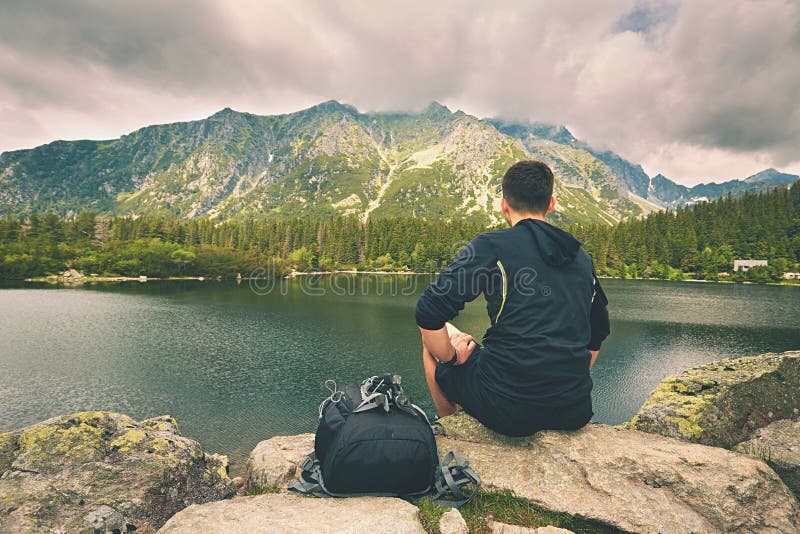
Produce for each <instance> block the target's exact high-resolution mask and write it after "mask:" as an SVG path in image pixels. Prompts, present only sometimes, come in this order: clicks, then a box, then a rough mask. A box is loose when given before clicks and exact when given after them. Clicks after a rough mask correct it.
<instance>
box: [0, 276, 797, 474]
mask: <svg viewBox="0 0 800 534" xmlns="http://www.w3.org/2000/svg"><path fill="white" fill-rule="evenodd" d="M428 280H429V278H427V277H424V276H419V277H417V276H408V277H377V276H345V275H343V276H337V277H321V278H318V279H316V281H315V280H312V279H308V278H305V279H301V280H295V281H291V282H285V283H284V284H283V285H281V286H278V287H273V288H271V289H270V288H260V289H258V290H257V291H253V290H252V289H251V288H250V287H249V286H248V284H247V283H246V282H245V283H242V284H241V285H237V284H235V283H232V282H231V283H217V282H150V283H146V284H139V283H130V284H116V285H114V284H109V285H97V286H91V287H88V286H87V287H83V288H77V289H63V288H49V287H42V286H37V287H31V286H30V285H28V286H26V287H25V288H14V287H8V286H6V287H4V288H1V289H0V381H1V382H0V430H9V429H14V428H18V427H21V426H25V425H29V424H31V423H34V422H37V421H41V420H43V419H46V418H48V417H52V416H55V415H59V414H64V413H69V412H72V411H78V410H114V411H119V412H123V413H127V414H129V415H131V416H133V417H134V418H136V419H141V418H146V417H152V416H156V415H161V414H165V413H168V414H172V415H174V416H175V417H176V418H177V419H178V422H179V423H180V425H181V429H182V431H183V433H184V434H186V435H189V436H192V437H194V438H196V439H198V440H199V441H200V442H201V444H202V445H203V446H204V448H205V449H206V450H209V451H212V452H214V451H219V452H224V453H226V454H229V455H230V456H231V459H232V460H233V461H234V469H237V468H241V461H242V459H243V458H245V457H246V456H247V454H249V452H250V450H252V448H253V446H254V445H255V444H256V443H257V442H258V441H260V440H262V439H265V438H267V437H270V436H272V435H276V434H286V433H297V432H312V431H313V430H314V429H315V427H316V410H317V405H318V404H319V402H320V401H321V399H322V398H323V397H324V396H325V393H326V392H325V390H324V389H323V387H322V383H323V382H324V381H325V380H326V379H328V378H334V379H336V380H337V381H338V382H340V383H343V382H346V381H356V380H360V379H362V378H363V377H366V376H370V375H372V374H377V373H382V372H384V371H389V370H391V371H394V372H397V373H400V374H402V375H403V380H404V384H405V385H406V390H407V391H409V392H410V393H411V394H412V396H413V397H414V398H415V399H417V400H418V402H419V403H420V404H421V405H422V406H423V407H424V408H426V409H427V410H428V411H429V412H431V413H432V406H431V403H430V399H429V398H428V396H427V392H426V390H425V385H424V378H423V377H422V374H421V372H422V371H421V363H420V354H419V353H420V342H419V335H418V332H417V329H416V326H415V324H414V320H413V309H414V304H415V302H416V297H417V295H418V294H419V293H420V292H421V291H422V289H424V286H425V284H426V283H427V281H428ZM604 286H605V288H606V291H607V293H608V296H609V299H610V300H611V305H610V310H611V315H612V330H613V333H612V335H611V337H610V338H609V339H608V340H607V341H606V343H605V344H604V345H603V351H602V353H601V355H600V359H599V361H598V363H597V364H596V365H595V368H594V369H593V371H592V373H593V377H594V381H595V393H594V399H595V420H596V421H600V422H604V423H611V424H616V423H620V422H623V421H626V420H628V419H629V418H630V417H631V416H632V415H633V414H634V413H635V412H636V410H637V409H638V407H639V406H640V405H641V403H642V402H643V401H644V400H645V399H646V398H647V395H648V394H649V392H650V391H651V390H652V389H653V387H654V386H655V385H656V384H657V383H658V382H659V381H660V380H662V379H663V378H664V377H666V376H668V375H671V374H676V373H679V372H680V371H682V370H684V369H686V368H688V367H692V366H694V365H697V364H700V363H703V362H708V361H711V360H714V359H718V358H721V357H726V356H736V355H744V354H755V353H761V352H767V351H784V350H793V349H799V348H800V328H798V322H797V321H798V317H800V288H798V287H774V286H741V285H719V284H700V283H698V284H690V283H670V282H644V281H620V280H607V281H605V282H604ZM267 289H270V290H269V291H267ZM318 293H324V295H319V294H318ZM455 323H456V324H457V325H458V326H459V327H460V328H461V329H462V330H465V331H468V332H471V333H474V334H476V337H479V336H480V335H482V333H483V331H484V330H485V328H486V326H488V320H487V319H486V317H485V311H484V309H483V304H482V303H481V302H479V301H476V302H475V303H472V304H471V305H469V306H468V308H467V309H466V310H465V311H464V313H462V315H461V316H460V317H459V318H458V319H457V320H456V321H455ZM237 464H238V466H237Z"/></svg>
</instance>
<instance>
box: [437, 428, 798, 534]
mask: <svg viewBox="0 0 800 534" xmlns="http://www.w3.org/2000/svg"><path fill="white" fill-rule="evenodd" d="M440 421H441V423H442V427H443V429H444V432H445V436H444V437H440V438H439V450H442V451H448V450H455V451H456V452H459V453H461V454H462V455H463V456H464V458H466V459H467V460H469V462H470V464H471V465H472V466H473V467H474V468H475V470H476V471H477V472H478V474H479V475H480V476H481V479H482V480H483V484H484V487H487V488H488V487H494V488H501V489H510V490H513V491H514V493H515V494H516V495H517V496H518V497H520V498H523V499H526V500H528V501H529V502H531V503H533V504H536V505H538V506H541V507H543V508H546V509H548V510H552V511H556V512H563V513H567V514H570V515H576V516H581V517H583V518H586V519H589V520H593V521H598V522H601V523H604V524H607V525H610V526H613V527H616V528H619V529H621V530H625V531H629V532H644V533H648V532H652V533H656V532H658V533H663V534H666V533H671V532H675V533H684V532H694V533H696V534H700V533H711V532H729V531H739V532H797V531H798V530H800V504H798V501H797V499H795V497H794V495H792V493H791V492H790V491H789V489H788V488H787V487H786V485H785V484H783V482H781V480H780V478H778V476H777V475H776V474H775V472H774V471H772V469H770V467H769V466H767V465H766V464H764V463H763V462H761V461H758V460H755V459H752V458H748V457H746V456H742V455H739V454H736V453H733V452H730V451H726V450H724V449H720V448H716V447H707V446H703V445H697V444H692V443H685V442H681V441H678V440H674V439H669V438H665V437H663V436H658V435H654V434H646V433H643V432H636V431H632V430H625V429H620V428H613V427H609V426H605V425H596V424H590V425H587V426H586V427H584V428H583V429H581V430H578V431H574V432H552V431H549V432H539V433H537V434H535V435H534V436H532V437H529V438H520V439H515V440H511V439H508V438H506V439H502V438H498V439H495V438H494V437H493V435H492V433H491V432H488V431H486V430H485V429H484V428H483V427H482V426H480V424H479V423H477V422H476V421H475V420H474V419H472V418H471V417H469V416H466V415H464V414H457V415H454V416H450V417H445V418H442V419H441V420H440ZM454 438H455V439H454Z"/></svg>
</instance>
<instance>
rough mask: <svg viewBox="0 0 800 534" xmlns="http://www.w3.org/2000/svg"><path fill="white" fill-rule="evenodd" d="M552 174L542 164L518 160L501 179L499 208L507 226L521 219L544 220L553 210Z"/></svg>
mask: <svg viewBox="0 0 800 534" xmlns="http://www.w3.org/2000/svg"><path fill="white" fill-rule="evenodd" d="M553 180H554V179H553V171H551V170H550V167H548V166H547V165H546V164H544V163H542V162H541V161H519V162H517V163H515V164H514V165H512V166H511V167H510V168H509V169H508V170H507V171H506V174H505V175H504V176H503V200H502V201H501V203H500V205H501V208H502V210H503V215H505V217H506V220H507V221H508V224H510V225H511V226H513V225H514V224H515V223H516V222H517V220H519V219H520V218H524V217H528V216H537V218H544V216H545V215H547V214H548V213H550V212H551V211H553V208H554V207H555V204H556V202H555V198H553Z"/></svg>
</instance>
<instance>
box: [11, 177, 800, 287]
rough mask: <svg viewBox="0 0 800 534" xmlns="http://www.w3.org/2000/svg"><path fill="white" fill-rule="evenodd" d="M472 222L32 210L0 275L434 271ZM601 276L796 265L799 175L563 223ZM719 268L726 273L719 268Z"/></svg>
mask: <svg viewBox="0 0 800 534" xmlns="http://www.w3.org/2000/svg"><path fill="white" fill-rule="evenodd" d="M485 230H486V229H485V228H484V227H482V226H481V225H480V224H478V223H474V222H465V221H425V220H422V219H415V218H402V217H401V218H383V219H370V220H369V221H367V222H366V223H362V222H361V221H360V220H359V219H358V218H356V217H334V218H328V219H320V220H310V219H274V218H273V219H251V220H233V221H222V222H220V221H214V220H212V219H208V218H201V219H192V220H185V219H168V218H155V217H138V218H133V217H115V218H107V217H100V216H98V215H96V214H94V213H90V212H84V213H81V214H80V215H78V216H77V217H75V218H73V219H71V220H65V219H61V218H59V217H58V216H57V215H55V214H52V213H48V214H43V215H40V214H32V215H30V216H28V217H25V218H14V217H13V216H6V217H5V218H2V219H0V279H21V278H27V277H36V276H44V275H48V274H55V273H59V272H62V271H64V270H65V269H69V268H72V269H76V270H78V271H81V272H84V273H86V274H90V273H96V274H99V275H121V276H139V275H147V276H152V277H167V276H222V277H235V276H237V275H238V274H241V275H242V276H248V275H249V274H250V273H253V272H262V273H263V272H264V271H263V269H268V271H267V272H270V273H274V274H279V275H280V274H285V273H288V272H289V271H290V270H292V269H297V270H300V271H309V270H335V269H353V268H358V269H366V270H410V271H418V272H431V271H437V270H440V269H441V268H443V267H444V266H446V265H447V264H448V263H449V262H450V261H451V260H452V258H453V256H454V254H455V253H456V252H457V251H458V250H459V249H460V248H461V247H462V246H463V245H464V244H465V243H467V242H468V241H469V240H470V239H472V238H473V237H475V236H476V235H478V234H479V233H481V232H483V231H485ZM568 230H570V231H572V232H573V233H574V234H575V235H576V236H577V237H578V238H579V239H580V240H581V241H582V242H583V243H584V246H585V247H586V249H587V251H588V252H589V253H590V254H591V255H592V257H593V258H594V262H595V266H596V268H597V271H598V273H599V274H601V275H606V276H618V277H624V278H640V277H647V278H664V279H665V278H684V277H687V276H691V277H695V278H698V279H707V280H716V279H718V278H719V277H720V273H730V274H731V275H732V269H733V261H734V260H735V259H738V258H743V259H767V260H769V267H767V268H765V269H764V268H755V269H751V270H750V271H749V272H748V273H747V275H744V274H741V273H740V274H737V275H735V276H733V275H732V277H733V278H734V279H737V277H738V279H741V278H742V277H747V278H748V279H752V280H756V281H766V280H768V279H770V278H773V279H774V278H780V276H781V275H782V274H783V272H786V271H790V270H793V271H798V270H800V268H798V263H799V262H800V183H797V184H795V185H793V186H792V187H790V188H778V189H775V190H772V191H770V192H767V193H759V194H747V195H745V196H743V197H740V198H732V197H728V198H723V199H719V200H716V201H713V202H707V203H705V202H704V203H700V204H697V205H695V206H692V207H685V208H680V209H678V210H677V211H675V212H670V211H661V212H655V213H651V214H649V215H648V216H646V217H644V218H642V219H632V220H627V221H623V222H621V223H619V224H618V225H616V226H613V227H611V226H606V225H602V224H597V225H588V226H571V227H569V228H568ZM723 276H724V275H723Z"/></svg>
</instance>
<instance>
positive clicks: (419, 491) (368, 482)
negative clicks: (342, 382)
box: [289, 374, 480, 507]
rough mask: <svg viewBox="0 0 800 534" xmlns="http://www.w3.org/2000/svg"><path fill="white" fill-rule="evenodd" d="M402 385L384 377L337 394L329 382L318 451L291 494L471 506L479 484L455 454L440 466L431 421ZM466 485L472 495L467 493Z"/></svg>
mask: <svg viewBox="0 0 800 534" xmlns="http://www.w3.org/2000/svg"><path fill="white" fill-rule="evenodd" d="M400 382H401V379H400V376H399V375H393V374H385V375H383V376H373V377H371V378H368V379H366V380H364V381H363V382H362V383H361V385H360V386H356V385H348V386H345V388H344V389H342V390H337V389H336V383H335V382H333V381H332V380H329V381H327V382H326V386H327V387H328V389H329V390H330V391H331V395H330V396H329V397H328V398H326V399H325V400H324V401H323V402H322V404H321V405H320V408H319V426H318V428H317V434H316V437H315V440H314V452H313V453H311V454H310V455H309V456H307V457H306V458H305V459H304V460H303V462H302V463H301V467H302V469H303V472H302V474H301V476H300V480H299V482H294V483H291V484H290V485H289V489H290V490H294V491H298V492H301V493H308V494H312V495H316V496H318V497H348V496H358V495H377V496H391V497H403V498H408V499H412V500H413V499H417V498H419V497H422V496H424V495H428V494H430V495H431V496H432V497H433V499H435V500H436V501H437V502H438V503H440V504H442V505H443V506H450V507H453V506H460V505H461V504H463V503H465V502H467V501H468V500H469V499H471V498H472V497H473V496H474V495H475V493H476V492H477V490H478V486H479V485H480V478H479V477H478V475H477V474H475V472H474V471H473V470H472V469H470V468H469V464H468V463H467V462H465V461H463V460H462V459H461V458H460V457H459V456H458V455H456V454H455V453H452V452H451V453H449V454H448V455H447V456H446V457H445V459H444V460H443V461H442V462H440V461H439V454H438V450H437V448H436V438H435V437H434V431H433V428H432V427H431V424H430V422H429V421H428V417H427V416H426V415H425V412H424V411H422V409H420V408H419V407H418V406H417V405H415V404H414V403H413V402H412V401H411V399H410V398H409V397H408V396H407V395H406V394H405V393H404V392H403V389H402V387H401V385H400ZM451 464H452V465H451ZM468 485H469V486H472V488H471V491H469V492H466V491H464V490H465V486H468ZM445 496H448V497H449V498H448V499H445V498H444V497H445Z"/></svg>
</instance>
